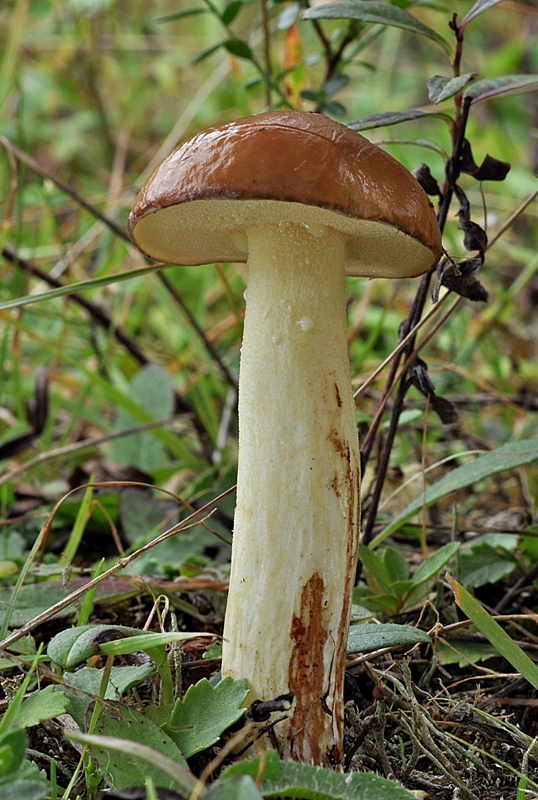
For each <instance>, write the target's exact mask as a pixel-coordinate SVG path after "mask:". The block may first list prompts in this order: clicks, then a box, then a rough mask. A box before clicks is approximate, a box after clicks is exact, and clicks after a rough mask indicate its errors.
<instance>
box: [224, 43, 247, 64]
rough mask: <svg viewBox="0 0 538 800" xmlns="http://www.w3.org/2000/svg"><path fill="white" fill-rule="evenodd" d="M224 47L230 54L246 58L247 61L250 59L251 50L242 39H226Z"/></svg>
mask: <svg viewBox="0 0 538 800" xmlns="http://www.w3.org/2000/svg"><path fill="white" fill-rule="evenodd" d="M224 47H225V48H226V50H227V51H228V52H229V53H231V54H232V56H237V58H246V59H247V61H252V50H251V49H250V47H249V46H248V44H247V43H246V42H243V40H242V39H228V40H227V41H226V42H224Z"/></svg>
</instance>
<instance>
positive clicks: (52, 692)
mask: <svg viewBox="0 0 538 800" xmlns="http://www.w3.org/2000/svg"><path fill="white" fill-rule="evenodd" d="M68 705H69V698H68V696H67V695H66V693H65V692H63V691H61V690H58V688H57V687H56V686H52V685H51V686H45V688H44V689H36V690H35V691H34V692H32V694H31V695H30V697H27V698H26V700H24V701H23V703H22V706H21V710H20V711H19V714H18V716H17V725H20V727H21V728H31V727H33V726H34V725H39V723H40V722H43V720H45V719H54V717H58V716H59V715H60V714H65V712H66V710H67V706H68Z"/></svg>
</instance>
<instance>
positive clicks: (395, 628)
mask: <svg viewBox="0 0 538 800" xmlns="http://www.w3.org/2000/svg"><path fill="white" fill-rule="evenodd" d="M421 642H424V643H430V642H431V639H430V637H429V636H428V634H427V633H425V632H424V631H421V630H419V628H413V627H412V626H411V625H397V624H396V623H394V622H386V623H384V624H382V625H376V624H375V623H374V622H367V623H365V624H364V625H352V626H351V627H350V629H349V635H348V639H347V652H348V653H373V652H374V651H375V650H381V649H382V648H383V647H398V646H412V645H414V644H419V643H421Z"/></svg>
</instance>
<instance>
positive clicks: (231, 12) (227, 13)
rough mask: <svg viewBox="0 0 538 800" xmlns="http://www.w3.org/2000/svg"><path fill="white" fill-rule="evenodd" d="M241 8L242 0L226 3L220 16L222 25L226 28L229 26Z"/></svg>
mask: <svg viewBox="0 0 538 800" xmlns="http://www.w3.org/2000/svg"><path fill="white" fill-rule="evenodd" d="M242 8H243V0H232V2H231V3H228V5H227V6H226V8H225V9H224V11H223V12H222V15H221V21H222V24H223V25H225V26H226V27H228V25H231V24H232V22H233V21H234V19H235V18H236V17H237V15H238V14H239V12H240V11H241V9H242Z"/></svg>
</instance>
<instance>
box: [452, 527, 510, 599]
mask: <svg viewBox="0 0 538 800" xmlns="http://www.w3.org/2000/svg"><path fill="white" fill-rule="evenodd" d="M501 536H502V534H501ZM511 538H512V540H513V541H514V542H516V541H517V538H516V537H515V536H512V537H511ZM518 564H519V562H518V560H517V559H516V557H515V556H514V555H513V554H512V553H510V552H509V551H507V550H505V549H503V548H501V547H495V546H494V545H492V544H490V543H489V542H488V541H484V540H483V537H480V538H479V540H477V541H476V542H473V543H472V547H466V548H464V549H463V550H462V552H461V556H460V565H461V573H460V579H461V582H462V583H463V585H464V586H466V587H470V588H473V589H476V588H478V587H479V586H484V585H485V584H487V583H497V581H500V580H501V579H502V578H504V577H506V576H508V575H510V574H511V573H512V572H513V571H514V570H515V569H516V568H517V566H518Z"/></svg>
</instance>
